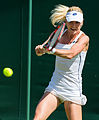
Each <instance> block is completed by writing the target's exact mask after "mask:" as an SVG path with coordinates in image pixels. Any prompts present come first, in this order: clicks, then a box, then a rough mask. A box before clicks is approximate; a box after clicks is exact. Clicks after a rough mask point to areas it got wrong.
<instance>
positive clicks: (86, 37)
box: [79, 32, 90, 43]
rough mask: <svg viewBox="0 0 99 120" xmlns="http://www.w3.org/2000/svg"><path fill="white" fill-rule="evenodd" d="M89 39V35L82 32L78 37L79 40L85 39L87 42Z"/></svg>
mask: <svg viewBox="0 0 99 120" xmlns="http://www.w3.org/2000/svg"><path fill="white" fill-rule="evenodd" d="M89 40H90V38H89V36H88V35H86V34H85V33H84V32H82V34H81V36H80V37H79V41H85V42H86V43H89Z"/></svg>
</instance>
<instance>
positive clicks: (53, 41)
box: [43, 23, 65, 51]
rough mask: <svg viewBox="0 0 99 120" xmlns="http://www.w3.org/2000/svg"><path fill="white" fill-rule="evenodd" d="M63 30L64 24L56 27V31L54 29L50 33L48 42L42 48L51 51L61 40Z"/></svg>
mask: <svg viewBox="0 0 99 120" xmlns="http://www.w3.org/2000/svg"><path fill="white" fill-rule="evenodd" d="M64 29H65V23H63V24H62V25H61V26H60V27H58V29H56V30H55V31H53V32H52V33H51V35H50V36H49V38H48V40H47V41H48V42H47V43H46V44H45V45H44V46H43V47H44V48H45V49H47V50H49V51H51V50H52V49H53V48H54V47H55V46H56V45H57V43H58V42H59V40H60V39H61V37H62V34H63V32H64Z"/></svg>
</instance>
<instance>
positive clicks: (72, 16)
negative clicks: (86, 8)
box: [66, 11, 83, 23]
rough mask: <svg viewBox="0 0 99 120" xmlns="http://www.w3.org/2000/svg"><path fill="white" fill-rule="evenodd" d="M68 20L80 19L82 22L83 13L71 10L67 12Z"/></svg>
mask: <svg viewBox="0 0 99 120" xmlns="http://www.w3.org/2000/svg"><path fill="white" fill-rule="evenodd" d="M66 20H67V21H68V22H71V21H78V22H80V23H81V22H82V21H83V14H82V13H80V12H77V11H70V12H68V13H67V14H66Z"/></svg>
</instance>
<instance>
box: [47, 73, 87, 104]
mask: <svg viewBox="0 0 99 120" xmlns="http://www.w3.org/2000/svg"><path fill="white" fill-rule="evenodd" d="M77 78H78V77H77ZM79 78H80V77H79ZM45 92H51V93H52V94H53V95H55V96H56V97H58V98H59V99H60V101H61V102H64V101H71V102H73V103H76V104H79V105H85V104H86V102H87V98H86V96H85V95H83V94H82V79H81V78H80V80H78V79H76V77H75V78H74V76H73V75H68V76H66V75H65V76H61V75H56V73H55V72H54V74H53V76H52V78H51V81H50V82H49V85H48V87H47V88H46V89H45Z"/></svg>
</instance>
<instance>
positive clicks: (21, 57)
mask: <svg viewBox="0 0 99 120" xmlns="http://www.w3.org/2000/svg"><path fill="white" fill-rule="evenodd" d="M28 3H29V0H9V1H8V0H4V1H1V2H0V38H1V39H0V40H1V43H0V120H26V111H27V89H28V88H27V73H28V72H27V70H28V69H27V68H28V19H29V8H28V6H29V4H28ZM57 4H65V5H67V6H73V5H76V6H80V7H81V8H82V10H83V11H84V26H83V28H82V30H83V31H84V32H85V33H86V34H87V35H89V36H90V47H89V51H88V54H87V59H86V63H85V67H84V70H83V93H84V94H86V96H87V98H88V102H87V104H86V105H85V106H84V107H83V119H84V120H98V119H99V104H98V101H99V96H98V93H99V90H98V89H99V80H98V79H99V74H98V59H99V57H98V54H99V53H98V44H99V41H98V19H99V18H98V3H97V1H96V0H95V1H94V2H93V1H90V2H89V0H80V1H78V0H76V1H74V0H68V1H66V0H58V1H56V0H52V1H51V0H33V19H32V23H33V24H32V44H31V46H32V49H31V51H32V58H31V98H30V100H31V101H30V102H31V104H30V110H31V111H30V112H31V113H30V117H31V120H32V118H33V116H34V112H35V108H36V105H37V103H38V101H39V99H40V98H41V96H42V95H43V92H44V90H45V87H46V86H47V85H48V83H49V81H50V78H51V75H52V72H53V70H54V60H55V56H52V55H44V56H42V57H37V56H36V54H35V50H34V49H35V46H36V45H38V44H41V43H42V42H44V40H45V39H47V36H48V35H49V34H50V32H51V31H52V30H53V29H54V28H53V27H52V25H51V23H50V20H49V16H50V11H51V10H52V9H53V8H54V6H55V5H57ZM4 67H11V68H12V69H13V71H14V74H13V76H12V77H10V78H6V77H5V76H4V75H3V73H2V71H3V68H4ZM48 120H66V115H65V111H64V108H63V104H62V105H61V106H59V108H58V109H57V110H56V111H55V112H54V113H53V114H52V115H51V116H50V117H49V118H48Z"/></svg>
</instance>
